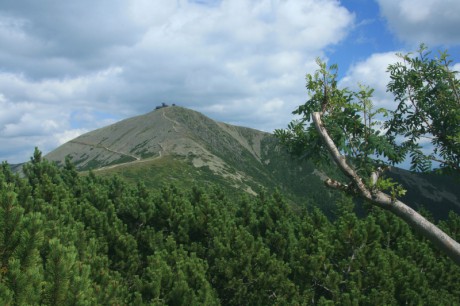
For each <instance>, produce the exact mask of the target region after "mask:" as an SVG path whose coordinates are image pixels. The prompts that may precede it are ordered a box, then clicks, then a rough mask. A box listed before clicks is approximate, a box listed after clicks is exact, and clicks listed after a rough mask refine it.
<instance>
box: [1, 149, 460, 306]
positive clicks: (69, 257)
mask: <svg viewBox="0 0 460 306" xmlns="http://www.w3.org/2000/svg"><path fill="white" fill-rule="evenodd" d="M338 204H339V205H337V210H336V211H335V216H334V218H332V219H328V218H326V217H325V215H324V214H323V213H322V212H321V211H320V210H319V209H312V210H306V209H300V208H296V209H294V208H293V207H292V206H290V205H288V204H287V203H286V202H285V201H284V200H283V196H282V195H280V194H279V193H274V194H265V193H261V194H259V195H258V196H257V197H250V196H248V195H243V194H242V195H241V196H240V197H239V200H233V199H232V200H230V198H229V197H228V196H226V195H225V194H224V193H222V191H220V190H219V189H217V188H212V187H210V188H207V189H204V188H190V189H178V188H176V187H174V186H165V187H164V188H162V189H161V190H158V191H152V190H148V189H147V188H146V187H145V185H144V184H143V183H142V182H139V183H138V184H137V185H130V184H127V183H125V182H124V181H123V180H122V179H120V178H119V177H117V176H113V177H110V178H101V177H98V176H96V175H94V174H93V173H90V174H89V175H86V176H81V175H79V173H77V172H76V171H75V168H74V167H73V165H72V164H71V163H70V162H67V163H66V165H65V166H64V167H62V168H58V167H56V166H55V165H53V164H51V163H50V162H48V161H46V160H43V159H42V158H41V153H40V152H39V151H36V152H35V154H34V157H33V158H32V160H31V162H30V163H29V164H27V165H25V166H24V177H20V176H18V175H17V174H13V173H12V172H11V171H10V169H9V166H8V165H7V164H6V163H3V164H2V165H1V169H0V260H1V261H0V304H2V305H23V304H31V305H34V304H44V305H76V304H78V305H95V304H97V305H123V304H133V305H147V304H154V305H161V304H168V305H183V304H189V305H197V304H201V305H218V304H223V305H242V304H247V305H275V304H276V305H280V304H298V305H305V304H330V303H340V304H344V305H347V304H372V305H382V304H406V303H410V304H430V305H435V304H451V303H452V301H458V300H460V286H459V280H460V268H459V267H458V266H456V265H455V264H454V263H453V262H452V261H451V260H450V259H449V258H447V257H446V256H445V255H443V254H441V253H440V252H439V251H437V250H436V249H434V248H433V247H432V246H431V244H430V243H429V242H428V241H426V239H424V238H423V237H421V236H419V235H417V234H415V233H414V232H413V231H412V230H411V229H410V228H409V226H408V225H407V224H406V223H404V222H403V221H401V220H400V219H399V218H397V217H395V216H394V215H392V214H391V213H389V212H386V211H383V210H380V209H376V208H375V207H373V206H365V209H366V214H365V216H364V217H357V215H356V214H355V213H354V209H353V206H354V204H353V202H352V201H351V200H350V198H348V197H345V196H344V197H342V198H341V200H340V203H338ZM438 225H439V227H441V228H442V229H444V230H445V231H446V232H447V233H449V234H450V235H451V236H452V237H455V238H456V239H459V238H460V218H459V216H458V215H454V214H452V215H451V217H450V219H449V220H446V221H443V222H440V223H439V224H438Z"/></svg>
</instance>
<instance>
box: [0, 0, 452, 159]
mask: <svg viewBox="0 0 460 306" xmlns="http://www.w3.org/2000/svg"><path fill="white" fill-rule="evenodd" d="M459 11H460V1H458V0H375V1H372V0H347V1H336V0H193V1H192V0H189V1H187V0H176V1H171V0H99V1H89V0H80V1H53V0H42V1H40V2H38V1H35V0H15V1H2V2H1V3H0V41H1V42H2V48H1V49H0V143H1V144H2V145H1V146H0V160H8V161H9V162H10V163H18V162H23V161H26V160H28V159H29V156H30V155H31V154H32V152H33V149H34V147H35V146H38V147H39V148H40V149H41V150H42V151H43V152H44V153H47V152H49V151H51V150H53V149H54V148H56V147H57V146H59V145H60V144H62V143H64V142H66V141H68V140H70V139H72V138H74V137H76V136H78V135H80V134H82V133H85V132H88V131H91V130H93V129H96V128H99V127H102V126H105V125H107V124H111V123H113V122H116V121H117V120H121V119H124V118H127V117H131V116H135V115H139V114H144V113H147V112H149V111H151V110H153V109H154V108H155V106H156V105H159V104H161V103H162V102H166V103H176V104H178V105H181V106H184V107H189V108H192V109H194V110H197V111H200V112H203V113H204V114H206V115H208V116H210V117H211V118H213V119H216V120H220V121H224V122H228V123H232V124H237V125H243V126H248V127H252V128H256V129H260V130H265V131H269V132H271V131H273V130H274V129H276V128H284V127H286V126H287V124H288V123H289V122H290V120H291V119H292V118H293V117H292V115H291V112H292V110H293V109H295V107H296V106H297V105H299V104H302V103H304V102H305V101H306V100H307V93H306V91H305V74H306V73H312V72H314V70H315V68H316V66H315V58H316V57H321V58H323V59H325V60H327V61H328V62H329V63H338V64H339V68H340V70H339V71H340V77H341V84H342V85H343V86H348V87H353V86H356V84H357V83H358V82H361V83H364V84H367V85H369V86H371V87H373V88H375V103H376V104H377V105H379V106H385V107H388V108H392V107H394V103H393V102H392V98H391V96H389V95H388V94H387V93H386V90H385V88H386V84H387V82H388V75H387V74H386V72H385V71H386V67H387V66H388V64H390V63H394V62H395V61H396V60H397V58H396V57H395V55H394V54H395V53H396V52H408V51H414V50H416V49H417V47H418V45H419V44H420V43H422V42H424V43H426V44H427V45H428V46H429V47H430V48H432V49H433V50H435V51H436V50H438V49H442V50H443V49H449V53H450V54H451V55H452V59H453V60H454V64H455V68H457V70H460V64H459V63H460V31H458V29H460V18H458V12H459Z"/></svg>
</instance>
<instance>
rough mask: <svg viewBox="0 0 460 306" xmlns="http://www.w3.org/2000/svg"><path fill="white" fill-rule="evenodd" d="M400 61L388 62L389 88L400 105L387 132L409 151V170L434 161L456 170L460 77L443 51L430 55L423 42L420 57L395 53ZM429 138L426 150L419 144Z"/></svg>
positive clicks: (458, 164) (424, 167) (458, 168)
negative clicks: (427, 150) (429, 144)
mask: <svg viewBox="0 0 460 306" xmlns="http://www.w3.org/2000/svg"><path fill="white" fill-rule="evenodd" d="M398 56H399V57H400V58H401V59H402V62H399V63H396V64H393V65H390V66H389V67H388V71H389V72H390V77H391V81H390V83H389V84H388V91H390V92H391V93H393V94H394V96H395V101H396V102H398V107H397V108H396V110H395V111H394V112H392V116H391V117H390V120H389V121H388V122H387V123H386V127H387V128H388V135H389V136H390V137H392V139H393V140H394V141H395V142H396V140H397V138H396V137H397V136H398V135H403V136H404V141H403V142H402V143H401V144H400V145H401V146H402V147H403V148H404V149H405V150H407V151H409V152H410V157H411V162H412V169H414V170H421V171H425V170H427V169H430V168H431V163H432V162H433V161H436V162H439V163H440V166H441V167H446V168H450V169H454V170H456V171H460V141H459V140H460V80H459V78H458V77H457V74H458V72H456V71H453V70H452V60H450V59H449V55H448V54H447V52H440V54H439V57H436V58H433V57H431V54H430V52H429V51H427V47H426V46H425V45H421V46H420V49H419V50H418V55H417V56H414V55H413V54H411V53H409V54H404V55H403V54H398ZM426 139H428V140H430V142H431V145H432V146H433V147H434V149H433V151H431V152H429V153H428V154H427V153H425V152H424V151H423V148H422V146H421V145H420V141H421V140H426Z"/></svg>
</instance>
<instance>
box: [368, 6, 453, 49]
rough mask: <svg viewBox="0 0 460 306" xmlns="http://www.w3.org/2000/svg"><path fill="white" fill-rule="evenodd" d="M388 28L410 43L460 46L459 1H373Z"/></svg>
mask: <svg viewBox="0 0 460 306" xmlns="http://www.w3.org/2000/svg"><path fill="white" fill-rule="evenodd" d="M377 2H378V3H379V6H380V11H381V14H382V15H383V17H384V18H386V20H387V21H388V25H389V27H390V29H391V30H392V31H393V32H394V33H395V34H396V35H397V36H398V37H399V38H400V39H402V40H403V41H405V42H408V43H411V44H416V45H418V44H420V43H426V44H428V45H452V44H459V43H460V32H459V31H458V29H459V28H460V18H458V12H460V1H458V0H377Z"/></svg>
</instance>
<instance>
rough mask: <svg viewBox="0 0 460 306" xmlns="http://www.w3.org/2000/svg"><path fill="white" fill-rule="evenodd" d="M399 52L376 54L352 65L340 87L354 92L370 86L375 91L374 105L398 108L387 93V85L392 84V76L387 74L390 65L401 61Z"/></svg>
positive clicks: (391, 96)
mask: <svg viewBox="0 0 460 306" xmlns="http://www.w3.org/2000/svg"><path fill="white" fill-rule="evenodd" d="M397 53H400V52H399V51H392V52H385V53H375V54H372V55H371V56H370V57H368V58H367V59H365V60H364V61H361V62H358V63H356V64H354V65H352V66H351V67H350V68H349V69H348V71H347V72H346V74H345V76H344V77H343V78H342V79H341V80H340V86H343V87H348V88H351V89H354V90H358V89H359V85H363V86H369V87H370V88H373V89H374V90H375V91H374V94H373V95H374V99H373V102H374V105H375V106H376V107H384V108H386V109H394V108H395V107H396V105H395V102H394V100H393V95H392V94H391V93H388V92H387V85H388V83H389V82H390V74H389V73H388V72H387V68H388V65H390V64H394V63H396V62H398V61H401V59H400V58H398V56H397V55H396V54H397Z"/></svg>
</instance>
